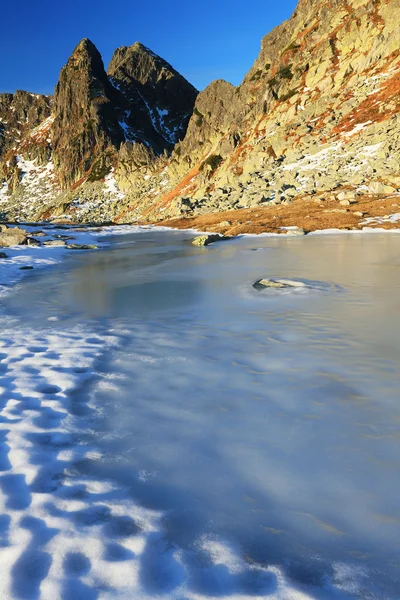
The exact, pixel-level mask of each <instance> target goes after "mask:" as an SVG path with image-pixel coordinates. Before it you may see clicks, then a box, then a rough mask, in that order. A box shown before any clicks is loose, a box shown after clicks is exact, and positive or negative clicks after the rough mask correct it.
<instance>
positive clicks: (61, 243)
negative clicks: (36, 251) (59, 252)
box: [43, 240, 67, 246]
mask: <svg viewBox="0 0 400 600" xmlns="http://www.w3.org/2000/svg"><path fill="white" fill-rule="evenodd" d="M66 245H67V244H66V242H64V240H47V242H43V246H66Z"/></svg>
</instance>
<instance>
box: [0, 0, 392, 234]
mask: <svg viewBox="0 0 400 600" xmlns="http://www.w3.org/2000/svg"><path fill="white" fill-rule="evenodd" d="M399 14H400V0H329V1H328V0H327V1H324V0H322V2H319V3H315V2H312V1H311V0H300V1H299V3H298V6H297V8H296V10H295V12H294V14H293V15H292V17H291V18H290V19H289V20H288V21H286V22H284V23H283V24H282V25H280V26H279V27H277V28H275V29H274V30H273V31H272V32H270V33H269V34H268V35H267V36H266V37H265V38H264V39H263V40H262V45H261V51H260V54H259V56H258V58H257V60H256V62H255V64H254V66H253V67H252V69H251V70H250V71H249V73H248V74H247V75H246V76H245V78H244V80H243V82H242V84H241V85H240V86H238V87H237V88H235V87H234V86H232V85H231V84H229V83H228V82H225V81H222V80H218V81H215V82H213V83H212V84H211V85H210V86H208V87H207V88H206V89H205V90H204V91H202V92H201V93H200V94H199V95H197V92H196V90H194V88H193V87H192V86H191V85H190V84H189V83H188V82H187V81H186V80H185V79H184V78H183V77H181V76H180V75H179V74H178V73H177V72H176V71H174V69H173V68H172V67H171V66H170V65H169V64H168V63H166V62H165V61H163V60H162V59H161V58H160V57H158V56H156V55H154V54H153V53H152V52H151V51H150V50H148V49H147V48H145V47H144V46H142V45H141V44H134V45H133V46H131V47H130V48H126V47H122V48H119V49H117V50H116V51H115V53H114V56H113V58H112V60H111V63H110V66H109V68H108V75H106V74H105V72H104V68H103V65H102V61H101V57H100V56H99V54H98V52H97V51H96V49H95V48H94V46H93V45H92V44H90V43H89V42H88V41H85V40H84V41H83V42H81V44H80V45H79V46H78V47H77V49H76V50H75V52H74V54H73V55H72V57H71V59H70V60H69V61H68V63H67V65H66V67H64V69H63V70H62V72H61V77H60V81H59V83H58V85H57V88H56V93H55V96H54V100H53V103H52V110H51V116H50V117H49V116H48V113H46V114H44V115H43V117H47V120H45V121H44V123H42V124H41V125H40V126H39V131H40V127H42V131H47V129H48V128H49V129H50V138H49V139H50V140H51V141H50V142H49V143H50V144H51V150H48V151H47V152H49V151H51V156H52V160H53V163H54V169H55V171H54V172H55V177H56V178H57V180H58V182H59V183H58V185H59V187H60V189H63V190H64V191H62V193H60V194H59V195H58V196H57V197H54V194H53V196H52V201H51V202H50V199H49V201H47V200H46V202H45V203H44V204H43V205H42V206H41V207H40V211H41V215H44V216H54V215H59V216H60V215H65V216H66V217H67V218H76V219H79V220H101V219H113V220H119V221H135V220H141V221H143V220H148V221H159V220H165V219H170V218H174V217H195V216H201V215H204V214H207V213H210V212H218V211H227V210H238V209H240V210H246V209H248V210H260V209H264V208H265V209H268V210H269V213H268V214H270V216H271V219H272V218H276V217H277V211H278V208H279V207H280V206H284V207H287V206H289V205H290V204H291V203H294V204H296V203H297V202H301V201H304V202H308V201H310V200H312V201H313V202H314V205H313V208H312V210H313V211H317V210H320V211H321V212H324V211H325V212H333V211H337V213H338V214H339V212H342V213H343V214H344V213H346V212H349V213H350V212H351V211H353V210H356V207H355V208H353V207H350V208H345V207H344V203H345V202H347V203H348V205H353V204H357V202H360V201H361V200H360V199H361V198H364V200H365V201H367V200H368V202H372V201H374V200H375V199H376V200H379V199H382V198H383V197H388V198H392V197H393V205H394V206H396V202H397V197H398V192H399V191H400V167H399V164H400V20H399V19H398V15H399ZM46 101H47V102H49V101H48V100H46ZM0 117H2V119H4V117H3V109H2V105H1V104H0ZM53 119H54V121H53V122H52V123H50V124H49V121H51V120H53ZM35 123H36V122H35ZM9 131H11V130H9ZM8 135H11V136H12V134H8ZM18 135H20V136H21V135H22V137H20V139H19V140H17V139H16V138H15V139H16V142H15V144H14V145H15V147H16V149H17V152H19V153H20V154H19V155H18V156H20V157H21V158H19V159H18V160H20V161H21V160H27V158H29V156H26V155H25V154H24V152H23V144H24V143H25V142H24V140H25V139H26V137H29V136H32V132H30V133H26V131H25V132H22V133H21V134H18ZM24 136H25V137H24ZM42 137H43V136H42ZM0 139H1V138H0ZM8 139H10V138H8ZM8 147H11V146H10V143H8ZM16 160H17V159H16ZM38 162H39V161H38ZM3 173H4V167H3ZM3 178H4V174H3ZM32 178H33V179H34V176H33V175H32ZM5 180H6V182H7V183H6V185H7V184H8V185H9V186H10V185H11V184H10V179H9V178H8V179H7V175H6V177H5ZM14 181H15V177H14ZM19 181H20V184H19V186H17V187H15V184H13V185H12V186H11V187H12V190H13V191H14V194H13V196H12V197H11V198H10V197H9V195H8V196H6V194H8V193H9V191H10V187H9V188H8V192H7V191H4V188H3V196H1V194H2V192H1V188H0V198H3V204H4V205H5V206H7V209H8V214H9V215H15V216H20V215H22V212H21V206H23V200H22V197H21V195H18V194H19V192H18V189H19V188H21V186H23V182H24V177H22V178H21V177H20V178H19ZM71 188H72V190H71ZM346 194H347V196H346ZM4 198H6V200H4ZM46 198H49V197H47V196H46ZM0 201H1V200H0ZM324 202H325V203H326V202H328V204H329V202H333V204H332V206H331V205H330V204H329V206H328V204H325V205H324ZM335 202H336V203H337V204H338V205H339V206H335ZM340 202H341V203H342V206H340ZM0 206H1V205H0ZM296 206H297V204H296ZM304 206H307V212H310V208H308V204H307V203H306V204H304ZM323 206H327V208H323ZM346 206H347V204H346ZM368 206H369V204H368ZM371 206H373V202H372V205H371ZM34 207H35V210H36V209H37V203H34ZM368 210H369V211H370V210H371V209H370V208H368ZM357 212H360V211H359V210H358V211H357ZM394 212H395V211H394ZM361 213H362V211H361V212H360V214H361ZM29 215H30V216H33V215H32V214H31V213H29ZM350 216H351V219H350V221H351V226H354V223H356V221H355V217H354V215H353V212H351V215H350ZM362 216H365V215H362ZM353 217H354V218H353ZM310 218H311V216H310ZM349 218H350V217H349ZM360 219H361V217H360ZM350 221H349V223H350ZM343 223H345V224H346V223H347V221H346V219H344V221H343ZM343 226H348V227H350V225H343Z"/></svg>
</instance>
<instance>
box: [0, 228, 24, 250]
mask: <svg viewBox="0 0 400 600" xmlns="http://www.w3.org/2000/svg"><path fill="white" fill-rule="evenodd" d="M26 239H27V234H26V231H25V230H24V229H20V228H19V227H13V228H11V227H10V228H7V229H5V230H3V231H2V232H1V233H0V247H1V248H11V247H12V246H18V245H20V244H24V243H25V241H26Z"/></svg>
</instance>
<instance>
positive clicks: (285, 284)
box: [253, 279, 305, 291]
mask: <svg viewBox="0 0 400 600" xmlns="http://www.w3.org/2000/svg"><path fill="white" fill-rule="evenodd" d="M300 287H305V284H304V283H302V282H301V281H292V280H291V279H259V280H258V281H256V282H255V283H253V288H255V289H256V290H259V291H261V290H265V289H266V288H274V289H282V288H300Z"/></svg>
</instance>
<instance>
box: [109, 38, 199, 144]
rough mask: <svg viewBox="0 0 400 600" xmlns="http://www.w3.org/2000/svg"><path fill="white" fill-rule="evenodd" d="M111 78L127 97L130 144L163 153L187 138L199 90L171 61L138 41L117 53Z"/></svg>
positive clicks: (123, 115)
mask: <svg viewBox="0 0 400 600" xmlns="http://www.w3.org/2000/svg"><path fill="white" fill-rule="evenodd" d="M108 75H109V77H110V81H111V82H112V84H113V85H114V87H115V88H116V89H117V90H118V91H119V92H120V93H121V95H122V97H123V101H122V103H121V109H122V110H121V111H120V116H119V122H120V124H121V127H122V128H123V130H124V133H125V137H126V141H128V142H134V141H139V142H141V143H144V144H145V145H148V144H150V146H151V148H152V149H153V150H154V152H155V153H156V154H160V153H162V152H164V151H165V150H169V149H171V148H172V147H173V145H174V144H175V143H176V142H177V141H179V140H180V139H182V138H183V136H184V134H185V133H186V128H187V124H188V122H189V118H190V116H191V114H192V111H193V106H194V103H195V100H196V97H197V90H196V89H195V88H194V87H193V86H192V85H191V84H190V83H189V82H188V81H187V80H186V79H185V78H184V77H182V75H180V74H179V73H178V72H177V71H176V70H175V69H174V68H173V67H172V66H171V65H170V64H169V63H168V62H166V61H165V60H164V59H162V58H161V57H160V56H158V55H157V54H155V53H154V52H152V51H151V50H150V49H149V48H146V46H144V45H143V44H141V43H140V42H135V43H134V44H133V45H132V46H129V47H127V46H121V47H120V48H117V49H116V50H115V52H114V55H113V57H112V59H111V62H110V65H109V67H108Z"/></svg>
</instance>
